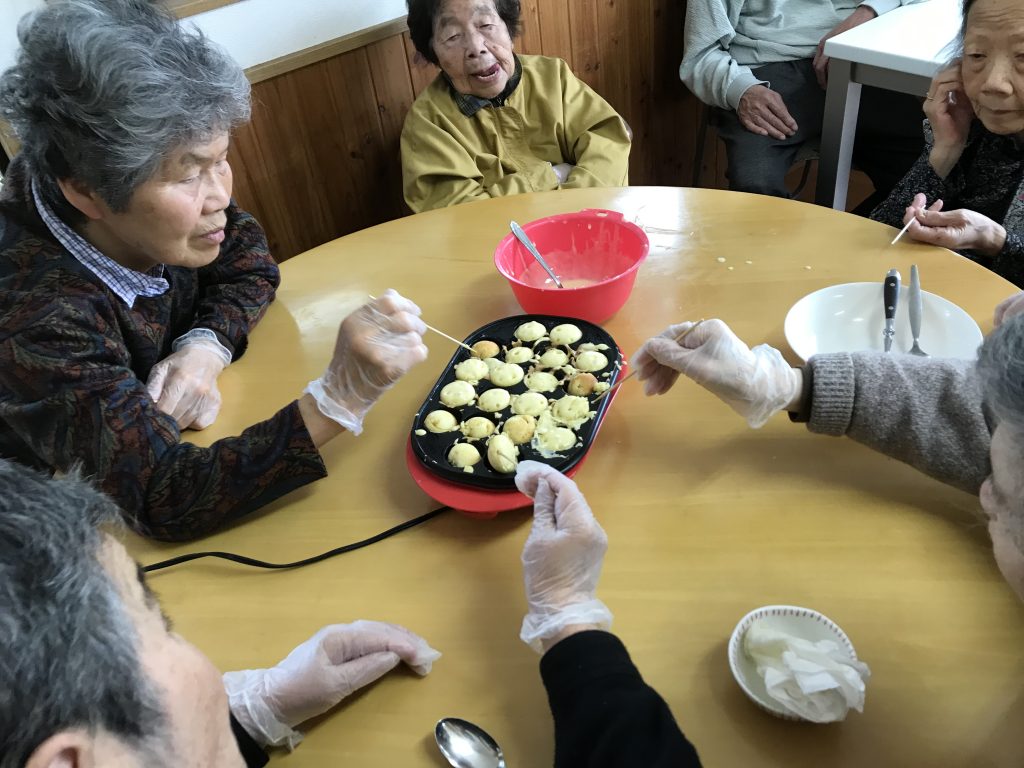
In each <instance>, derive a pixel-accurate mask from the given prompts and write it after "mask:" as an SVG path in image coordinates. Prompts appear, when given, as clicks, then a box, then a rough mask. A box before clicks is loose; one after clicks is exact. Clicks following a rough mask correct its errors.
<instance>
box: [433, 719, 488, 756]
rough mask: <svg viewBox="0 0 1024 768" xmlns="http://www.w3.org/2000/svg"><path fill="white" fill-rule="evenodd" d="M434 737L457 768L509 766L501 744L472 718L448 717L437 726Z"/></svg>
mask: <svg viewBox="0 0 1024 768" xmlns="http://www.w3.org/2000/svg"><path fill="white" fill-rule="evenodd" d="M434 739H435V740H436V741H437V746H438V748H439V749H440V750H441V754H442V755H444V756H445V758H446V759H447V760H448V762H449V763H451V764H452V765H453V766H454V768H505V756H504V755H503V754H502V752H501V747H499V746H498V743H497V742H496V741H495V740H494V739H492V738H491V735H490V734H489V733H487V731H485V730H484V729H483V728H481V727H480V726H478V725H474V724H473V723H471V722H469V721H468V720H461V719H459V718H457V717H445V718H442V719H441V720H438V721H437V725H436V726H434Z"/></svg>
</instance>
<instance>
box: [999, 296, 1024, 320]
mask: <svg viewBox="0 0 1024 768" xmlns="http://www.w3.org/2000/svg"><path fill="white" fill-rule="evenodd" d="M1021 312H1024V291H1021V292H1020V293H1015V294H1013V296H1010V297H1009V298H1008V299H1003V300H1002V301H1001V302H999V306H997V307H996V311H995V317H994V319H993V325H995V327H996V328H998V327H999V326H1000V325H1002V324H1003V323H1005V322H1006V321H1007V320H1009V319H1010V318H1011V317H1015V316H1017V315H1019V314H1020V313H1021Z"/></svg>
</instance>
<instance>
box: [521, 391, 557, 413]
mask: <svg viewBox="0 0 1024 768" xmlns="http://www.w3.org/2000/svg"><path fill="white" fill-rule="evenodd" d="M547 407H548V399H547V398H546V397H544V395H542V394H541V393H540V392H524V393H523V394H521V395H515V396H514V397H513V398H512V413H515V414H518V415H521V416H540V415H541V414H542V413H544V411H545V410H547Z"/></svg>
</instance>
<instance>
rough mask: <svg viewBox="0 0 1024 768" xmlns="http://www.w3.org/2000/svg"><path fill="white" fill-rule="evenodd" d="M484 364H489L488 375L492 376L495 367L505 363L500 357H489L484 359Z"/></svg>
mask: <svg viewBox="0 0 1024 768" xmlns="http://www.w3.org/2000/svg"><path fill="white" fill-rule="evenodd" d="M484 365H486V366H487V375H488V376H490V375H491V374H492V373H494V369H495V368H498V367H500V366H502V365H504V363H503V362H501V358H500V357H488V358H485V359H484Z"/></svg>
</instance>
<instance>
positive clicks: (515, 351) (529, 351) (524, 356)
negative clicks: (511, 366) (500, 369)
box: [505, 347, 533, 365]
mask: <svg viewBox="0 0 1024 768" xmlns="http://www.w3.org/2000/svg"><path fill="white" fill-rule="evenodd" d="M532 359H533V348H532V347H512V348H511V349H510V350H509V351H508V352H506V353H505V362H506V363H515V364H516V365H522V364H523V363H527V362H529V361H530V360H532Z"/></svg>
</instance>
